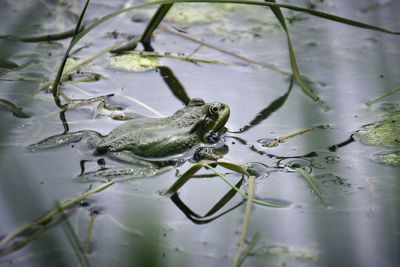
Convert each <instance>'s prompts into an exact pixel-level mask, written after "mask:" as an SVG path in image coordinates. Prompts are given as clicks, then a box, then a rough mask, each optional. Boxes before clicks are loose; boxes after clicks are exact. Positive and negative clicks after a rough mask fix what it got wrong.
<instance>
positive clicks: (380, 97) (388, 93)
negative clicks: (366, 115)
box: [367, 87, 400, 106]
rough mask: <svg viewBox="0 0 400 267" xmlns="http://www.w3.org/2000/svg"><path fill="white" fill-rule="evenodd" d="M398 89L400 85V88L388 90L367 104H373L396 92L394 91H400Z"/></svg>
mask: <svg viewBox="0 0 400 267" xmlns="http://www.w3.org/2000/svg"><path fill="white" fill-rule="evenodd" d="M398 91H400V87H399V88H396V89H394V90H392V91H390V92H387V93H386V94H383V95H381V96H379V97H377V98H375V99H373V100H371V101H369V102H368V103H367V105H368V106H370V105H372V104H373V103H375V102H376V101H379V100H381V99H382V98H384V97H387V96H390V95H392V94H394V93H396V92H398Z"/></svg>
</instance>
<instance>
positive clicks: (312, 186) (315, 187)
mask: <svg viewBox="0 0 400 267" xmlns="http://www.w3.org/2000/svg"><path fill="white" fill-rule="evenodd" d="M296 171H298V172H299V173H300V174H301V175H303V177H304V178H305V179H306V181H307V182H308V184H309V185H310V186H311V188H312V189H313V190H314V192H315V194H317V196H318V197H319V199H320V200H321V202H322V204H324V206H325V207H327V208H330V206H329V204H328V202H327V201H326V200H325V198H324V196H323V195H322V194H321V192H320V191H319V190H318V188H317V186H316V185H315V183H314V182H313V180H312V179H311V177H310V176H309V175H308V173H307V172H306V171H305V170H304V169H302V168H296Z"/></svg>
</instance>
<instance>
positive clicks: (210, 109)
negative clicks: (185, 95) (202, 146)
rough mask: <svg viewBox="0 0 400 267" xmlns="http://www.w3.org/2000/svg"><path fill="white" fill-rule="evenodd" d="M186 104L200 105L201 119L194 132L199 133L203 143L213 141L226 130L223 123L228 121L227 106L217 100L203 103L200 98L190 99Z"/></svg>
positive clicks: (228, 110) (228, 111)
mask: <svg viewBox="0 0 400 267" xmlns="http://www.w3.org/2000/svg"><path fill="white" fill-rule="evenodd" d="M188 106H202V108H201V113H202V120H201V121H200V122H199V123H198V124H197V125H196V127H195V128H196V132H197V133H198V134H200V137H201V140H202V141H203V142H204V143H215V142H216V141H218V139H219V136H220V135H221V134H223V133H224V132H225V131H226V128H225V127H224V126H225V123H226V122H227V121H228V118H229V114H230V109H229V106H228V105H226V104H223V103H219V102H212V103H204V100H202V99H197V98H195V99H192V100H191V101H190V102H189V104H188Z"/></svg>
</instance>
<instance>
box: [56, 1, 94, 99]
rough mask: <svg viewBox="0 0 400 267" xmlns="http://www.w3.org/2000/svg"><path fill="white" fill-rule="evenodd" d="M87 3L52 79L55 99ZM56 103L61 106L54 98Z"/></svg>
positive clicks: (86, 4) (87, 3)
mask: <svg viewBox="0 0 400 267" xmlns="http://www.w3.org/2000/svg"><path fill="white" fill-rule="evenodd" d="M88 5H89V0H87V1H86V3H85V6H84V7H83V10H82V12H81V14H80V16H79V19H78V22H77V24H76V28H75V32H74V35H73V36H72V40H71V43H70V44H69V46H68V48H67V51H65V54H64V57H63V59H62V61H61V64H60V66H59V67H58V70H57V76H56V79H55V80H54V84H53V96H54V99H57V95H58V85H59V84H60V80H61V76H62V74H63V71H64V67H65V63H66V62H67V58H68V56H69V52H70V51H71V49H72V47H73V46H74V45H75V43H74V40H75V38H76V36H77V34H78V33H79V29H80V27H81V23H82V20H83V16H84V15H85V12H86V9H87V7H88ZM56 104H57V106H58V107H61V103H58V101H57V100H56Z"/></svg>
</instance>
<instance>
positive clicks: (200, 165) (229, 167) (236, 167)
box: [164, 161, 286, 208]
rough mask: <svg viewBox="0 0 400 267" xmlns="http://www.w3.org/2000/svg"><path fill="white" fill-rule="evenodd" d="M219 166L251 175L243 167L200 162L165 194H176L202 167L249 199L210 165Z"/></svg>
mask: <svg viewBox="0 0 400 267" xmlns="http://www.w3.org/2000/svg"><path fill="white" fill-rule="evenodd" d="M207 163H209V164H217V165H221V166H222V167H224V168H227V169H230V170H233V171H235V172H238V173H241V174H244V175H246V176H249V174H248V173H247V171H246V170H244V169H243V168H242V167H241V166H239V165H236V164H232V163H229V162H219V161H212V162H208V161H203V162H199V163H196V164H195V165H192V166H191V167H190V168H189V169H187V170H186V171H185V172H184V173H183V174H182V175H181V176H180V177H179V178H178V180H176V181H175V183H174V184H173V185H172V186H170V188H168V189H167V190H166V191H165V193H164V194H171V193H176V192H177V191H178V190H179V189H180V188H181V187H182V186H183V185H184V184H185V183H186V182H187V181H189V180H190V178H192V176H193V175H194V174H195V173H196V172H197V171H198V170H200V169H201V168H202V167H206V168H207V169H209V170H211V171H213V172H214V173H215V174H216V175H218V176H219V177H220V178H221V179H222V180H223V181H224V182H225V183H227V184H228V185H229V186H230V187H231V188H233V189H234V190H235V191H236V192H238V193H239V194H240V195H242V196H243V197H244V198H246V199H248V196H247V195H246V194H245V193H243V192H242V191H240V190H239V189H238V188H237V187H236V186H235V185H233V184H232V183H231V182H229V180H228V179H226V177H225V176H224V175H222V174H221V173H220V172H218V171H217V170H216V169H214V168H213V167H211V166H210V165H209V164H207ZM252 202H254V203H256V204H260V205H264V206H270V207H277V208H282V207H286V205H281V204H277V203H270V202H265V201H261V200H257V199H253V200H252Z"/></svg>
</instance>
